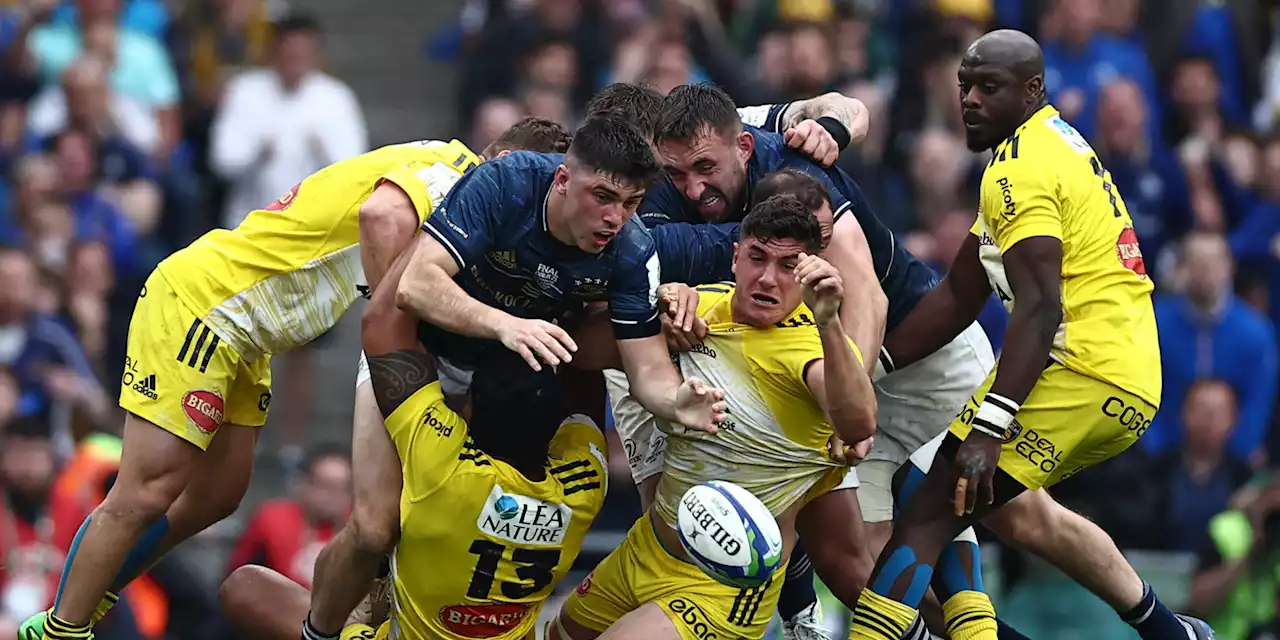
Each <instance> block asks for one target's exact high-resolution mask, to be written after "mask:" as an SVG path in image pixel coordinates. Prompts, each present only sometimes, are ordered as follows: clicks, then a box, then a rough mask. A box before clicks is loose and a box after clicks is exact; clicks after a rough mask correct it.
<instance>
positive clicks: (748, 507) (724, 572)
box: [676, 480, 782, 589]
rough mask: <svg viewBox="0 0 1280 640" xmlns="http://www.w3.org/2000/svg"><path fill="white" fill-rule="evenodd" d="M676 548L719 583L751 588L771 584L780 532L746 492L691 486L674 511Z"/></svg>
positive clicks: (729, 486) (721, 485)
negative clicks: (678, 546)
mask: <svg viewBox="0 0 1280 640" xmlns="http://www.w3.org/2000/svg"><path fill="white" fill-rule="evenodd" d="M676 527H677V529H678V530H679V532H680V545H681V546H683V547H684V550H685V551H686V552H687V553H688V554H689V557H690V558H691V559H692V560H693V562H694V564H696V565H698V567H699V568H700V569H702V571H703V572H705V573H706V574H707V575H709V576H711V577H712V578H715V579H716V581H717V582H720V583H722V584H725V585H728V586H730V587H737V588H739V589H750V588H754V587H759V586H761V585H763V584H765V583H766V582H768V581H769V578H771V577H772V576H773V572H774V570H775V569H777V568H778V564H779V562H780V561H781V560H782V533H781V532H780V531H778V521H777V520H775V519H774V517H773V514H771V513H769V509H768V508H767V507H765V506H764V503H763V502H760V499H759V498H756V497H755V496H754V495H751V492H750V491H747V490H746V489H743V488H742V487H739V486H738V485H736V484H733V483H732V482H723V481H720V480H712V481H710V482H704V483H702V484H699V485H696V486H693V487H690V488H689V490H688V491H686V492H684V496H682V497H681V498H680V506H679V508H678V509H677V512H676Z"/></svg>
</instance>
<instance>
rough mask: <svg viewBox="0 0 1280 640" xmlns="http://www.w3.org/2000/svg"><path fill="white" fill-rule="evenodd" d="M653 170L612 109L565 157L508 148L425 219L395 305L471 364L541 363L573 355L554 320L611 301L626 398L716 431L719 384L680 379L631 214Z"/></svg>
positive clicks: (646, 251)
mask: <svg viewBox="0 0 1280 640" xmlns="http://www.w3.org/2000/svg"><path fill="white" fill-rule="evenodd" d="M660 170H661V168H660V167H659V166H658V164H657V162H656V160H655V159H654V157H653V152H652V150H651V149H650V147H649V144H648V141H646V140H645V139H644V137H643V136H641V134H640V133H638V132H637V131H636V130H635V128H633V127H631V126H630V125H629V124H627V123H626V122H625V121H623V120H621V119H618V118H614V117H603V118H592V119H589V120H587V121H586V122H585V123H584V124H583V125H582V127H581V128H580V129H578V131H577V133H575V134H574V136H573V142H572V143H571V144H570V146H569V151H568V153H566V154H564V155H558V154H537V153H520V152H517V153H513V154H511V155H509V156H507V157H505V158H501V159H498V160H495V161H493V162H488V163H485V164H484V165H483V166H481V167H479V168H478V169H476V170H475V171H472V172H471V173H469V174H468V175H467V176H466V177H464V178H463V179H462V180H461V181H459V182H458V184H457V186H456V187H455V188H454V189H453V190H452V191H451V192H450V193H449V195H448V196H447V197H446V198H445V199H444V201H443V202H441V204H440V208H439V209H438V210H437V211H436V213H435V214H434V215H432V216H431V218H429V219H428V220H427V222H426V224H425V225H423V229H424V230H425V231H427V233H425V234H423V235H422V237H421V238H420V239H419V240H418V242H417V247H416V250H415V253H414V259H413V261H412V262H411V263H410V265H409V268H408V270H407V271H406V273H405V277H404V278H403V279H401V281H400V285H399V290H398V296H397V301H398V303H399V304H400V305H401V308H404V309H406V310H409V311H412V312H413V313H414V314H415V315H417V316H418V317H420V318H422V319H423V320H425V321H426V322H425V323H424V324H423V326H422V332H421V337H422V338H423V341H424V343H425V344H427V345H428V347H429V348H431V349H432V351H433V352H434V353H437V354H439V355H440V357H441V358H443V359H448V360H449V361H450V362H451V364H453V365H455V368H456V370H457V371H458V373H459V374H460V377H461V378H463V380H462V382H463V384H465V377H466V375H467V374H466V371H467V369H468V368H470V367H474V366H475V365H476V364H478V363H479V362H483V360H484V359H486V358H488V357H492V356H493V355H494V354H495V353H500V352H502V350H503V349H504V348H505V349H509V350H511V351H515V352H516V353H518V354H519V355H520V356H521V357H522V358H523V359H524V360H525V362H526V363H528V365H529V366H530V367H531V368H533V369H534V370H535V371H539V370H541V369H542V367H543V366H544V365H547V366H552V367H555V366H558V365H560V364H562V363H568V362H570V361H571V360H572V357H573V356H572V353H573V352H574V351H576V350H577V345H576V344H575V343H574V342H573V340H572V339H571V338H570V337H569V334H568V333H567V332H566V331H565V330H564V329H562V328H560V327H559V326H557V325H556V324H554V321H556V320H558V319H560V318H561V317H564V316H566V315H569V314H575V313H578V312H580V311H581V310H582V308H583V305H584V304H585V303H588V302H592V301H608V303H609V314H610V318H611V320H612V326H613V333H614V336H615V337H616V338H617V346H618V349H619V351H620V353H621V355H622V360H623V362H624V363H625V365H626V369H627V370H628V371H630V372H631V373H632V375H633V376H634V377H635V378H636V379H637V380H643V381H644V382H643V383H640V384H637V386H636V388H635V389H634V390H633V392H634V393H635V394H636V396H637V398H638V399H639V400H640V401H641V403H642V404H643V405H644V406H645V407H646V408H648V409H649V410H651V411H652V412H653V413H654V414H655V415H658V416H661V417H662V418H664V419H666V420H669V421H671V422H673V423H676V424H680V425H682V426H684V427H685V428H689V429H695V430H701V431H708V432H713V433H714V432H715V430H716V427H715V425H716V424H717V423H719V422H720V421H722V420H723V419H724V414H723V412H722V409H723V407H724V404H723V402H722V398H723V395H724V394H723V392H722V391H720V390H718V389H713V388H709V387H707V386H706V384H705V383H704V382H703V381H701V380H699V379H696V378H686V379H685V380H684V381H681V379H680V376H679V373H678V372H677V371H676V370H675V367H674V366H672V364H671V360H670V358H669V357H668V355H667V350H666V343H665V342H664V340H663V337H662V333H661V323H660V321H659V319H658V310H657V288H658V285H659V282H658V276H659V273H658V268H659V267H658V257H657V255H656V253H655V252H654V245H653V239H652V238H651V237H650V236H649V232H648V230H646V229H645V226H644V224H643V223H641V222H640V221H639V220H638V219H633V218H634V215H635V211H636V207H638V206H639V204H640V201H641V200H642V199H643V198H644V194H645V190H646V189H648V188H649V186H650V185H651V184H652V183H653V181H654V180H655V179H656V178H657V177H658V174H659V172H660Z"/></svg>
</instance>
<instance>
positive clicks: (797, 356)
mask: <svg viewBox="0 0 1280 640" xmlns="http://www.w3.org/2000/svg"><path fill="white" fill-rule="evenodd" d="M813 317H814V316H813V312H812V311H810V310H809V308H808V307H806V306H804V305H801V306H800V308H799V309H798V310H797V311H796V313H795V314H793V315H792V316H791V317H790V318H788V319H786V320H784V321H783V322H782V323H781V325H782V326H781V327H779V328H778V329H777V330H775V331H774V332H773V334H774V335H773V336H771V338H770V345H769V347H768V351H767V357H764V358H761V359H760V362H761V366H762V367H763V368H764V369H765V371H766V372H767V373H769V374H770V375H772V376H773V377H774V378H775V379H779V380H781V381H782V382H783V383H784V384H785V386H786V388H788V389H791V390H794V391H795V392H796V393H798V394H800V395H802V396H803V395H808V394H809V386H808V384H806V383H805V377H804V375H805V372H806V371H807V370H808V368H809V365H810V364H812V363H814V362H816V361H818V360H822V359H823V358H824V357H825V355H824V352H823V350H822V338H821V337H820V336H819V335H818V325H817V324H816V323H815V322H814V321H813ZM845 341H846V342H847V343H848V345H849V348H850V349H853V355H854V356H855V357H857V359H858V362H859V363H862V362H864V360H863V359H862V351H861V350H859V349H858V345H856V344H854V342H853V339H851V338H849V337H848V336H845Z"/></svg>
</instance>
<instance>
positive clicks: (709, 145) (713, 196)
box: [658, 130, 755, 222]
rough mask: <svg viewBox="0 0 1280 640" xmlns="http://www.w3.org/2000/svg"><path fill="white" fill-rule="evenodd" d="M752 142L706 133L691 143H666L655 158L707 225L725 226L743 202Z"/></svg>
mask: <svg viewBox="0 0 1280 640" xmlns="http://www.w3.org/2000/svg"><path fill="white" fill-rule="evenodd" d="M754 150H755V138H753V137H752V136H751V134H750V133H748V132H746V131H743V132H740V133H737V134H736V135H735V134H728V135H722V134H719V133H717V132H714V131H710V130H708V131H707V132H706V133H705V134H703V135H699V136H697V137H695V138H694V139H693V140H688V141H677V140H665V141H663V143H662V144H660V145H658V158H659V159H660V160H661V161H662V164H663V165H664V167H665V168H666V170H667V175H668V176H670V177H671V182H672V183H673V184H675V186H676V188H677V189H679V190H680V192H681V193H683V194H684V197H685V199H687V200H688V201H689V203H690V204H692V205H694V206H695V207H697V209H698V213H699V214H701V215H702V217H703V219H705V220H707V221H708V222H724V221H725V220H726V219H728V217H729V216H730V215H732V214H733V213H734V212H736V211H739V210H740V209H741V208H742V204H743V202H744V201H745V200H746V196H747V193H746V190H747V161H748V160H750V159H751V153H752V152H753V151H754Z"/></svg>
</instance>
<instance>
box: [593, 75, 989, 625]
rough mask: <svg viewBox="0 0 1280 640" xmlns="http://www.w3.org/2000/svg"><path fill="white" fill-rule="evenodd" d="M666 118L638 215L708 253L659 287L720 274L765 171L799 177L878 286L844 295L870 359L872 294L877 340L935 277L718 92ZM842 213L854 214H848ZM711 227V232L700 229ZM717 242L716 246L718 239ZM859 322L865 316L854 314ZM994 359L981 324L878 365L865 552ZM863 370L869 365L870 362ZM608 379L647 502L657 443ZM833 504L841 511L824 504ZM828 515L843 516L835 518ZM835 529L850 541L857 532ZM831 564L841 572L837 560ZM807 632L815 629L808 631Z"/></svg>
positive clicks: (616, 382) (675, 103) (858, 198)
mask: <svg viewBox="0 0 1280 640" xmlns="http://www.w3.org/2000/svg"><path fill="white" fill-rule="evenodd" d="M662 114H663V116H662V118H660V120H662V122H660V123H659V126H658V131H657V138H658V147H659V155H660V157H661V158H662V160H663V162H664V164H665V165H666V166H667V169H668V174H669V176H670V177H669V179H668V180H666V181H664V182H663V183H660V184H659V185H657V186H655V187H654V188H653V189H652V190H651V191H650V194H649V196H648V197H647V198H646V202H645V204H644V205H643V206H642V208H641V216H642V218H643V219H644V220H645V223H646V224H647V225H649V226H650V227H651V228H652V229H653V231H652V233H653V234H654V237H655V239H656V238H660V237H662V234H664V233H676V234H682V236H683V238H682V239H678V240H670V241H671V242H676V243H680V244H683V245H686V246H687V245H697V246H701V247H703V248H704V249H705V251H704V254H703V257H702V258H700V263H693V264H685V265H681V269H678V270H676V271H671V272H665V271H664V274H663V279H664V280H668V279H672V280H682V281H685V282H689V283H692V284H697V283H706V282H714V281H717V280H722V279H724V278H725V277H727V275H726V272H727V270H728V264H729V260H728V259H727V257H726V256H727V254H728V253H729V251H728V249H727V247H729V246H730V242H731V239H732V238H733V234H734V233H736V228H735V225H734V224H732V221H734V220H737V219H740V218H741V211H742V208H743V206H744V205H745V204H746V203H748V202H750V201H751V199H752V193H753V191H754V189H755V185H756V184H757V183H758V181H759V180H760V179H761V177H763V176H764V175H767V174H769V173H771V172H774V171H777V170H780V169H784V168H795V169H798V170H800V171H802V172H805V173H808V174H810V175H813V176H814V177H815V178H816V179H818V180H819V181H821V182H822V183H823V185H824V186H825V187H826V189H827V192H828V195H829V200H830V201H831V206H832V207H834V211H833V215H834V218H835V223H834V225H833V227H832V230H831V247H830V249H829V250H828V252H827V257H828V258H829V259H830V260H831V261H832V263H833V264H834V265H835V266H836V267H837V268H838V269H840V271H841V273H842V274H844V275H845V276H846V277H851V274H854V273H857V272H860V271H865V270H868V269H872V268H873V269H874V272H875V274H876V275H877V277H878V279H879V281H880V284H881V287H882V288H883V292H880V291H855V292H852V293H854V294H857V295H861V296H865V297H867V299H866V300H865V301H863V302H855V301H851V303H850V304H847V305H845V307H844V308H843V309H842V310H841V314H842V316H843V319H844V320H845V324H846V326H851V327H853V328H854V330H857V331H860V332H861V334H860V335H853V336H851V337H852V338H853V339H854V342H855V343H857V344H858V345H859V347H860V348H861V349H863V351H864V352H865V353H877V352H878V351H879V343H880V339H881V332H880V331H879V326H880V325H878V324H877V323H876V322H875V321H874V316H873V313H874V312H875V311H876V310H877V308H878V309H880V310H883V309H884V306H877V303H879V305H883V304H884V303H883V302H882V300H883V299H881V300H876V299H874V298H872V297H871V296H874V295H880V296H887V305H888V307H887V313H886V315H885V317H884V321H883V327H884V331H885V332H890V331H892V330H893V329H894V328H895V327H896V326H897V325H898V324H899V323H900V322H901V320H902V318H903V317H905V315H906V314H907V313H909V312H910V310H911V308H912V307H913V306H914V305H915V304H916V302H917V301H918V300H919V299H920V297H921V296H922V295H924V293H925V292H927V291H928V290H929V289H930V288H931V287H932V286H933V285H934V283H935V276H934V274H933V272H932V270H930V269H929V268H928V267H927V266H926V265H924V264H923V263H922V262H920V261H919V260H917V259H916V258H915V257H914V256H912V255H911V254H910V253H908V252H907V251H906V250H905V249H904V248H903V247H902V246H901V245H899V244H898V243H897V242H896V240H895V239H894V237H893V234H892V232H890V231H889V229H888V228H887V227H885V226H884V225H883V224H882V223H881V222H880V221H879V220H878V219H877V218H876V217H875V214H874V213H873V212H872V211H871V209H870V206H869V205H868V204H867V202H866V201H865V199H864V198H863V196H862V193H861V190H860V189H859V188H858V187H857V185H856V184H855V183H854V182H853V180H852V179H850V178H849V176H847V175H846V174H844V172H843V171H840V170H839V169H824V168H822V167H819V166H817V165H816V164H814V163H813V162H811V161H809V160H807V159H805V158H802V157H798V156H797V155H796V154H794V153H792V152H789V151H787V150H786V149H785V145H783V144H782V142H781V140H780V139H779V138H778V136H775V135H773V134H770V133H767V132H764V131H761V130H759V129H753V128H751V127H747V128H746V130H743V128H742V125H740V124H739V123H738V119H737V118H735V117H734V115H733V114H734V112H733V105H732V102H731V101H730V100H729V98H728V97H727V96H726V95H724V93H723V92H721V91H719V90H718V89H715V88H714V87H709V86H705V85H697V86H694V85H690V86H684V87H679V88H677V89H676V90H675V91H673V92H672V94H671V95H670V96H669V97H668V99H667V101H666V104H665V105H664V107H663V109H662ZM849 212H852V214H853V215H844V214H846V213H849ZM707 222H711V223H713V225H714V226H707V225H706V223H707ZM667 227H672V229H667ZM717 234H719V237H720V238H721V239H720V240H716V239H715V238H716V237H717ZM725 238H728V239H729V240H726V239H725ZM666 241H667V240H664V242H666ZM717 247H718V248H717ZM863 247H866V248H863ZM685 251H686V252H688V251H690V250H689V249H685ZM664 253H666V254H667V255H670V253H671V252H665V251H664V252H660V257H661V258H662V262H663V266H664V267H667V266H669V265H670V264H671V263H670V262H669V261H668V259H667V258H666V257H663V254H664ZM856 315H861V317H860V318H859V317H851V316H856ZM993 362H994V356H993V355H992V353H991V346H990V343H989V342H988V341H987V338H986V335H985V334H984V333H983V332H982V329H981V327H979V326H978V325H977V323H972V324H971V325H970V326H968V327H966V328H965V331H963V332H962V333H960V335H958V336H956V337H955V339H954V340H953V341H951V343H949V344H948V345H947V346H946V347H945V348H943V349H940V350H939V351H938V352H937V353H935V354H933V355H931V356H930V357H929V358H927V359H924V360H923V361H922V362H920V363H917V365H916V366H912V367H909V368H905V370H904V371H901V372H898V373H896V374H894V375H883V374H884V373H885V372H884V371H883V368H882V367H878V368H877V370H876V376H877V377H879V378H880V379H879V380H877V382H876V387H877V390H878V403H879V412H880V414H879V427H880V430H879V432H878V436H877V442H876V446H875V447H874V448H873V449H872V451H871V453H870V455H869V456H868V459H867V460H864V461H862V462H861V463H860V464H859V468H858V472H857V474H856V475H855V474H853V473H851V474H850V478H849V483H848V485H847V486H848V487H852V486H855V485H856V484H857V483H859V481H860V485H861V486H860V487H859V490H858V494H859V496H858V498H859V502H860V505H859V508H860V510H861V517H862V520H864V521H865V522H866V523H868V524H867V530H866V538H867V539H866V545H867V546H868V547H869V549H870V551H871V553H872V554H873V555H875V554H877V553H878V552H879V549H880V546H881V545H882V544H883V542H884V541H885V540H887V538H888V532H889V530H890V528H891V526H892V522H891V521H892V514H893V509H892V490H891V487H892V477H893V473H894V472H895V471H896V470H897V468H898V466H900V464H901V463H902V462H904V461H905V460H906V459H907V455H908V453H909V452H911V451H914V450H915V449H917V448H919V447H920V446H921V445H923V444H924V443H926V442H928V441H929V440H930V439H931V438H932V437H933V436H934V435H936V434H937V433H938V432H939V431H940V430H941V429H942V428H943V426H944V425H946V424H947V423H949V422H950V420H951V418H952V417H954V415H955V413H956V411H957V410H958V409H959V407H961V406H963V404H964V401H965V399H967V398H968V396H969V395H970V394H971V393H972V392H973V390H974V389H975V388H977V386H978V384H979V383H980V382H981V380H982V377H983V375H985V373H986V371H987V370H988V369H989V367H990V366H991V364H992V363H993ZM869 365H870V366H877V364H876V361H875V360H872V362H870V363H869ZM607 377H608V380H609V384H610V394H611V400H612V402H613V403H614V406H613V410H614V418H615V424H617V425H618V431H619V436H621V437H623V438H624V444H625V443H626V441H627V439H629V440H630V445H628V446H627V452H628V454H630V455H629V461H630V462H632V475H633V478H635V479H636V481H637V484H638V485H639V486H640V491H641V495H642V499H646V498H648V497H650V496H652V495H653V488H654V486H655V485H656V483H657V477H656V476H657V474H658V473H660V471H661V464H662V448H663V446H664V442H665V435H664V434H662V433H661V432H660V431H659V430H657V429H656V427H655V425H654V423H653V422H652V419H651V418H649V417H648V416H646V415H645V413H644V412H643V411H640V410H638V409H637V408H636V407H635V405H634V401H632V400H631V399H629V398H627V397H626V390H625V386H623V385H624V384H625V379H624V378H622V377H621V376H619V375H615V374H607ZM842 488H845V487H842ZM850 493H851V492H850ZM836 504H839V503H837V502H832V503H831V505H836ZM814 506H819V505H814ZM822 506H826V505H822ZM829 517H830V518H837V517H839V516H838V515H837V514H836V513H834V512H833V513H831V514H830V515H829ZM856 517H857V514H856V513H855V514H854V518H856ZM840 533H841V534H844V535H853V530H852V529H846V530H842V531H840ZM805 544H809V543H808V542H807V541H806V542H805ZM799 557H801V553H799V552H797V553H796V554H795V558H799ZM803 564H804V563H803V561H799V560H797V562H796V566H798V567H803ZM834 564H835V565H836V566H840V563H839V562H834ZM846 568H847V567H846ZM824 581H825V582H827V583H828V586H831V584H832V581H830V580H827V579H826V578H825V577H824ZM791 582H793V583H794V584H795V585H796V586H795V587H794V589H793V588H792V587H790V586H789V587H788V588H787V590H786V591H784V602H783V603H782V605H780V607H779V610H780V612H781V613H782V614H783V615H784V617H786V616H793V617H797V618H798V619H800V620H801V621H802V622H803V621H804V620H805V619H811V618H814V617H816V614H817V613H818V610H817V606H816V602H817V597H816V595H815V594H814V593H813V590H812V586H811V584H812V580H811V576H805V575H796V576H794V579H793V580H791ZM862 584H863V583H857V584H856V587H854V586H853V585H851V586H850V589H849V590H847V591H844V592H845V593H846V595H853V597H854V598H856V593H857V591H856V590H860V589H861V587H862ZM842 591H843V590H842ZM792 596H794V598H793V597H792ZM842 599H844V598H843V597H842ZM850 604H852V601H851V602H850ZM806 626H807V627H809V630H810V631H814V632H815V633H816V632H817V628H816V624H815V625H806Z"/></svg>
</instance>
